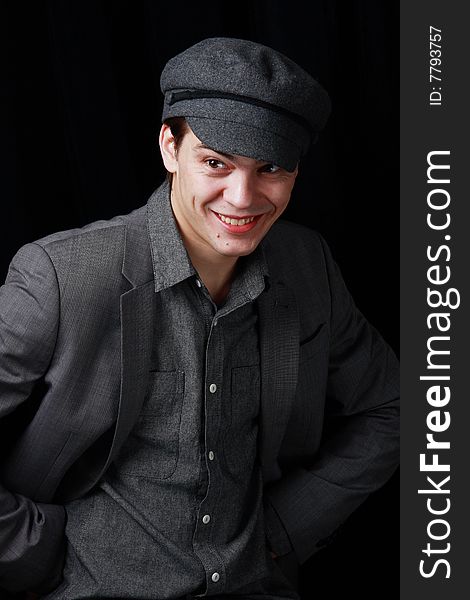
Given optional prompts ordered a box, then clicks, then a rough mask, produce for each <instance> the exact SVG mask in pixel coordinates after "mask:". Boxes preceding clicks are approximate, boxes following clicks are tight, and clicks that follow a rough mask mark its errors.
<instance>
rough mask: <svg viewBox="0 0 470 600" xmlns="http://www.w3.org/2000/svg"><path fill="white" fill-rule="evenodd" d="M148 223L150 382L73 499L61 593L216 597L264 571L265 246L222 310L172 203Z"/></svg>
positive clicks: (246, 261) (153, 206)
mask: <svg viewBox="0 0 470 600" xmlns="http://www.w3.org/2000/svg"><path fill="white" fill-rule="evenodd" d="M148 221H149V234H150V239H151V244H152V254H153V259H154V275H155V289H156V294H157V309H156V315H155V319H154V323H155V326H154V346H153V356H152V365H151V371H150V374H149V385H148V391H147V395H146V399H145V401H144V405H143V407H142V411H141V414H140V418H139V420H138V422H137V423H136V425H135V427H134V429H133V430H132V432H131V434H130V436H129V438H128V439H127V441H126V443H125V444H124V446H123V448H122V450H121V453H120V455H119V456H118V458H117V460H116V461H115V463H114V464H113V465H112V467H111V468H110V469H109V471H108V472H107V473H106V475H105V477H104V478H103V480H102V481H101V482H100V485H99V486H98V487H96V488H95V489H94V490H92V492H91V493H90V494H88V495H87V496H86V497H84V498H81V499H79V500H75V501H73V502H71V503H70V504H69V505H68V506H67V514H68V523H67V530H66V533H67V537H68V553H67V562H66V567H65V573H64V577H65V579H64V585H63V586H61V587H60V589H59V590H58V591H60V597H61V598H63V599H70V600H78V599H79V598H117V597H119V598H139V599H144V598H149V599H150V598H151V599H153V600H159V599H167V598H180V597H183V596H184V595H185V594H189V593H193V594H198V595H209V596H216V595H219V594H225V593H229V592H232V591H235V590H237V589H245V588H246V589H247V591H248V589H249V587H250V583H252V582H257V581H263V578H265V577H266V576H267V575H268V573H269V569H270V568H272V565H270V564H269V558H268V552H267V548H266V542H265V528H264V522H263V508H262V477H261V470H260V466H259V463H258V460H257V435H258V414H259V408H260V364H259V363H260V361H259V345H258V327H257V322H258V316H257V311H256V303H255V302H254V300H255V299H256V298H257V297H258V296H259V294H260V293H262V292H263V290H264V286H265V277H266V276H267V275H268V273H267V267H266V263H265V260H264V257H263V253H262V250H261V248H260V247H259V248H258V249H257V250H255V252H253V253H252V254H251V255H249V256H247V257H243V258H241V259H239V261H238V263H237V265H238V269H237V275H236V278H235V280H234V282H233V284H232V287H231V290H230V292H229V295H228V297H227V299H226V301H225V303H223V304H222V305H221V306H216V305H215V304H214V302H213V301H212V299H211V298H210V296H209V294H208V292H207V290H206V288H205V286H204V284H203V283H202V281H201V279H200V278H199V276H198V274H197V273H196V272H195V270H194V267H193V266H192V264H191V262H190V260H189V257H188V255H187V252H186V250H185V247H184V245H183V242H182V240H181V237H180V234H179V232H178V229H177V226H176V223H175V220H174V217H173V214H172V211H171V205H170V202H169V199H168V201H165V202H162V201H158V200H157V198H156V197H154V198H153V199H152V200H151V201H150V202H149V206H148ZM253 590H254V591H257V592H259V591H261V592H262V590H264V588H261V587H256V586H255V588H253ZM53 597H54V596H53V595H52V596H51V598H53ZM286 597H287V596H286Z"/></svg>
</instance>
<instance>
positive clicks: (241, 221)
mask: <svg viewBox="0 0 470 600" xmlns="http://www.w3.org/2000/svg"><path fill="white" fill-rule="evenodd" d="M217 215H218V216H219V219H220V220H221V221H222V222H223V223H227V224H228V225H237V226H238V227H240V226H241V225H246V223H251V222H252V221H253V220H254V218H255V217H245V218H244V219H234V218H232V217H226V216H225V215H221V214H220V213H217Z"/></svg>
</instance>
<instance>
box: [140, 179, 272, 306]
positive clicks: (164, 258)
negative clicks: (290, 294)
mask: <svg viewBox="0 0 470 600" xmlns="http://www.w3.org/2000/svg"><path fill="white" fill-rule="evenodd" d="M147 226H148V232H149V236H150V248H151V252H152V263H153V275H154V279H155V291H156V292H160V291H161V290H163V289H165V288H169V287H171V286H173V285H176V284H177V283H180V282H181V281H183V280H184V279H187V278H188V277H192V276H193V275H197V272H196V270H195V268H194V267H193V265H192V263H191V259H190V258H189V255H188V252H187V250H186V248H185V246H184V243H183V239H182V238H181V234H180V232H179V229H178V225H177V224H176V220H175V217H174V215H173V210H172V208H171V200H170V186H169V184H168V182H167V181H165V182H164V183H163V184H162V185H161V186H160V187H159V188H158V189H157V190H156V191H155V192H154V193H153V194H152V196H151V197H150V199H149V201H148V203H147ZM262 246H263V245H262V244H259V245H258V247H257V248H256V249H255V250H254V251H253V252H252V253H251V254H249V255H248V256H245V257H241V258H240V259H239V261H238V269H237V273H238V274H237V277H236V280H235V281H234V284H235V287H236V288H238V289H240V288H241V289H243V291H244V292H245V294H246V295H247V296H248V297H249V298H250V299H251V300H254V299H255V298H256V297H257V296H258V295H259V294H260V293H261V292H262V290H263V289H264V285H265V281H264V277H265V276H269V271H268V266H267V261H266V257H265V254H264V249H263V247H262Z"/></svg>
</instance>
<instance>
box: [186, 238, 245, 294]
mask: <svg viewBox="0 0 470 600" xmlns="http://www.w3.org/2000/svg"><path fill="white" fill-rule="evenodd" d="M185 246H186V250H187V251H188V254H189V257H190V259H191V262H192V263H193V266H194V268H195V269H196V271H197V272H198V273H199V276H200V277H201V279H202V281H203V282H204V285H205V286H206V288H207V289H208V291H209V294H210V295H211V298H212V300H213V301H214V302H215V303H216V304H219V303H221V302H223V300H225V298H226V297H227V295H228V293H229V291H230V286H231V284H232V281H233V278H234V276H235V270H236V266H237V260H238V258H237V257H232V256H222V255H216V254H215V253H214V256H210V257H208V256H207V253H202V252H201V251H200V249H199V248H197V247H194V246H193V245H192V244H190V243H187V242H186V240H185Z"/></svg>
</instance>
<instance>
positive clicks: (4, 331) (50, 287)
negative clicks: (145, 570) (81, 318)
mask: <svg viewBox="0 0 470 600" xmlns="http://www.w3.org/2000/svg"><path fill="white" fill-rule="evenodd" d="M58 322H59V291H58V285H57V279H56V275H55V270H54V267H53V265H52V263H51V260H50V258H49V256H48V254H47V253H46V251H45V250H44V249H43V248H42V247H41V246H39V245H38V244H28V245H26V246H24V247H23V248H21V249H20V250H19V251H18V253H17V254H16V256H15V257H14V259H13V261H12V262H11V265H10V268H9V271H8V275H7V279H6V282H5V284H4V285H3V286H1V287H0V426H1V425H2V422H3V423H4V422H5V417H7V415H9V414H10V413H13V412H14V411H15V409H17V408H18V407H19V406H20V405H21V404H22V403H23V402H24V401H25V400H26V399H27V398H28V397H29V395H30V394H31V391H32V389H33V387H34V385H35V383H36V382H37V381H38V380H39V379H40V378H41V377H42V376H43V375H44V373H45V372H46V370H47V368H48V365H49V363H50V360H51V357H52V354H53V350H54V346H55V341H56V336H57V329H58ZM38 451H40V449H38ZM64 527H65V510H64V508H63V507H62V506H58V505H53V504H46V503H39V502H33V501H32V500H31V499H29V498H26V497H24V496H22V495H20V494H15V493H12V492H10V491H9V490H8V489H6V488H5V487H4V485H2V482H0V588H2V589H4V590H7V591H13V592H14V591H23V590H28V589H29V590H31V589H35V590H37V591H40V592H45V591H48V590H49V589H54V588H55V587H56V586H57V585H58V582H59V581H60V578H61V576H62V565H63V557H64V551H65V538H64Z"/></svg>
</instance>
